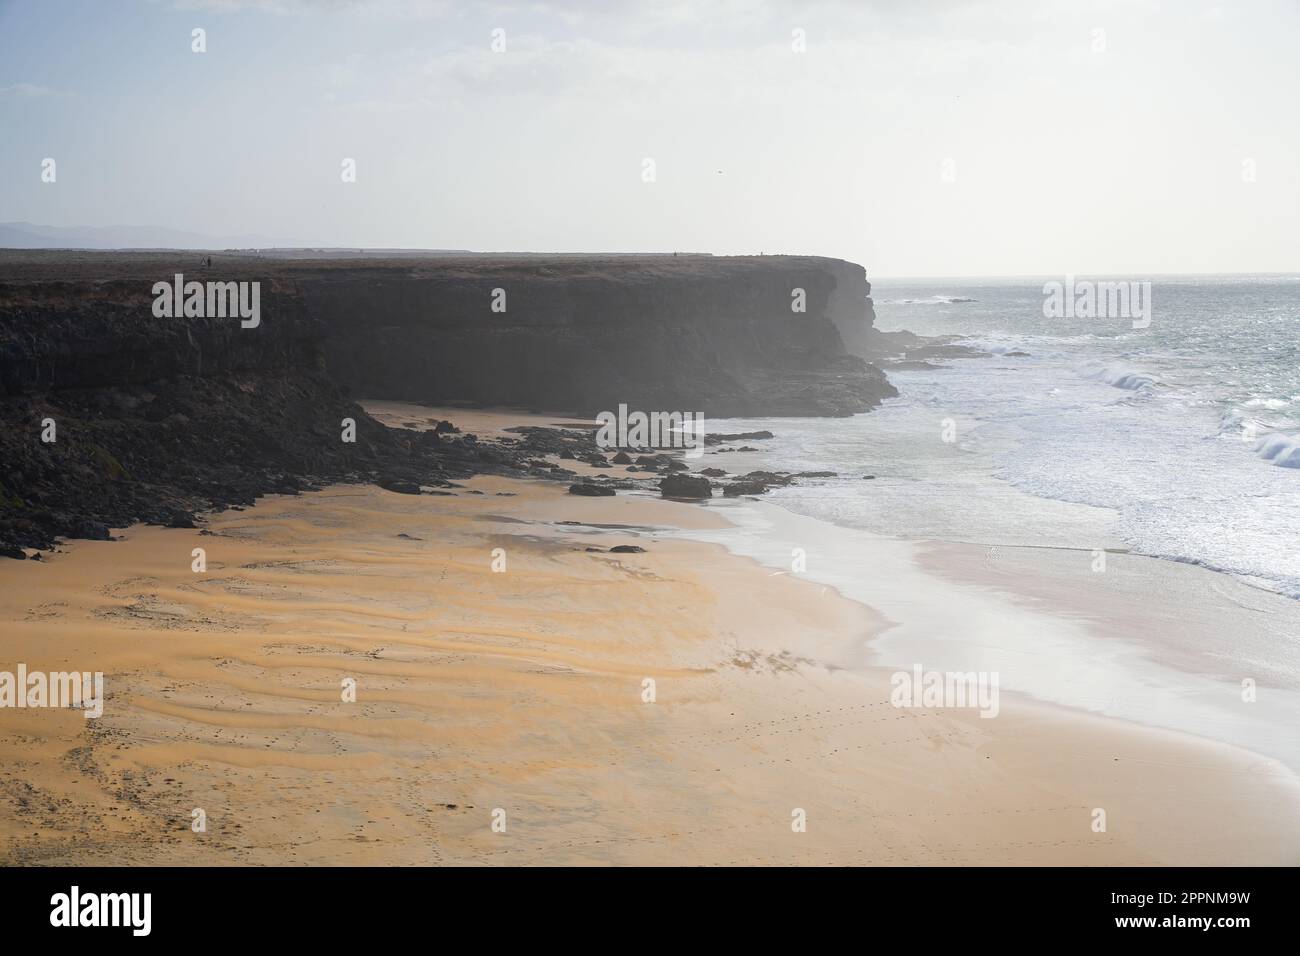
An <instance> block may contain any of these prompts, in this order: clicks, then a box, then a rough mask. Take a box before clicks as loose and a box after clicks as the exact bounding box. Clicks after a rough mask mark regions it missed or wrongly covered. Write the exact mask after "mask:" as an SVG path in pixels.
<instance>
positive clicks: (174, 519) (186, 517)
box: [167, 511, 194, 528]
mask: <svg viewBox="0 0 1300 956" xmlns="http://www.w3.org/2000/svg"><path fill="white" fill-rule="evenodd" d="M167 527H169V528H193V527H194V516H193V515H190V514H186V513H185V512H184V511H173V512H172V513H171V515H170V516H169V517H168V518H167Z"/></svg>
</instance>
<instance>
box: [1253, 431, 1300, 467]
mask: <svg viewBox="0 0 1300 956" xmlns="http://www.w3.org/2000/svg"><path fill="white" fill-rule="evenodd" d="M1255 451H1256V453H1257V454H1258V455H1259V457H1260V458H1263V459H1264V460H1265V461H1271V462H1272V463H1273V464H1275V465H1279V466H1281V467H1282V468H1300V438H1297V437H1295V436H1293V435H1269V436H1268V437H1266V438H1264V439H1262V440H1261V441H1260V442H1259V444H1258V445H1256V446H1255Z"/></svg>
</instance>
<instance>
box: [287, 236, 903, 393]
mask: <svg viewBox="0 0 1300 956" xmlns="http://www.w3.org/2000/svg"><path fill="white" fill-rule="evenodd" d="M866 287H867V284H866V280H865V277H864V276H863V274H862V269H861V267H860V266H852V265H851V264H849V263H841V262H837V261H835V260H826V259H814V258H794V257H764V258H735V259H711V258H707V257H688V256H683V257H662V256H660V257H618V258H610V259H605V260H593V259H585V258H584V259H576V258H574V259H570V258H563V257H557V258H548V259H542V260H530V259H526V258H525V259H514V260H498V261H491V260H488V261H478V260H474V261H472V262H468V263H466V262H452V263H445V264H440V265H439V266H437V267H427V266H425V265H423V264H421V265H417V266H415V267H414V268H412V267H406V268H389V267H385V268H383V269H373V270H369V271H367V272H366V273H364V274H362V275H357V274H353V272H352V271H350V270H349V271H347V272H338V271H330V270H321V271H315V272H313V273H312V274H311V275H310V277H309V278H308V277H306V276H304V278H303V279H302V289H303V294H304V296H305V299H306V307H307V311H308V312H309V314H311V315H312V316H315V317H317V318H319V319H320V320H321V322H322V323H324V325H325V327H326V334H325V350H326V363H327V366H328V367H329V369H330V371H331V374H333V375H335V376H337V377H338V378H339V379H340V380H341V381H343V382H345V383H346V384H348V385H349V387H351V388H352V389H353V391H354V392H355V393H356V394H359V395H365V396H375V397H387V398H400V399H406V400H410V401H422V402H448V401H467V402H475V403H484V404H490V405H524V406H528V407H532V408H538V409H546V410H552V411H566V412H572V413H580V414H586V415H591V414H594V413H596V412H598V411H601V410H613V409H616V408H617V407H618V406H619V404H620V403H625V404H627V405H628V406H629V407H630V408H634V409H643V410H646V411H650V410H664V411H700V412H703V413H704V414H705V415H707V416H710V417H732V416H746V415H849V414H853V413H855V412H860V411H865V410H867V409H869V408H872V407H874V406H875V405H876V404H878V403H879V401H880V400H881V398H883V397H886V396H888V395H891V394H894V393H893V390H892V388H891V387H890V386H889V383H888V382H887V381H886V380H885V377H884V375H883V374H882V373H880V372H879V371H878V370H877V369H875V368H874V367H871V366H869V365H867V364H866V363H865V362H863V361H862V360H861V359H860V358H858V357H855V356H854V355H851V354H849V352H848V351H847V350H846V349H845V342H844V337H843V336H844V333H845V332H846V331H847V332H848V333H849V334H852V335H860V334H861V332H860V327H861V326H864V325H865V324H866V322H867V321H868V317H867V313H866V308H865V292H864V291H863V290H864V288H866ZM495 290H500V292H495ZM796 290H802V293H797V292H796ZM796 295H798V296H801V298H802V306H803V308H804V310H805V311H801V312H797V311H794V309H793V308H792V305H794V304H795V303H796V298H795V297H796ZM494 302H495V303H496V309H495V310H494V308H493V304H494Z"/></svg>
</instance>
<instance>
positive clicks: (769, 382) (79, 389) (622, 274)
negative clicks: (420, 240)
mask: <svg viewBox="0 0 1300 956" xmlns="http://www.w3.org/2000/svg"><path fill="white" fill-rule="evenodd" d="M208 256H209V254H206V253H205V254H197V253H177V252H139V253H90V252H49V251H0V553H4V554H7V555H8V556H10V557H20V556H22V555H23V551H22V550H21V548H23V547H26V548H37V549H48V548H50V547H52V546H53V544H54V542H55V539H56V538H58V537H81V538H100V539H104V538H107V537H108V536H109V529H110V528H120V527H125V526H128V525H130V524H133V523H136V522H139V521H144V522H150V523H158V524H169V525H176V526H190V525H191V524H192V523H193V521H194V516H195V514H196V513H197V512H201V511H204V510H212V509H222V508H227V507H242V506H247V505H249V504H252V503H253V502H254V501H255V500H256V498H257V497H258V496H259V495H262V494H267V493H289V494H292V493H296V492H300V491H302V490H306V489H309V488H313V487H317V486H320V485H323V484H325V483H330V482H339V481H376V482H378V483H380V484H381V485H384V486H385V487H390V488H391V489H392V490H396V491H406V492H408V493H411V492H418V491H419V490H420V489H421V488H422V487H423V488H425V489H438V488H447V487H454V486H455V483H456V481H457V479H461V478H465V477H468V476H470V475H473V474H479V473H485V472H490V473H497V474H505V475H514V476H529V475H532V476H538V477H550V478H555V479H559V480H569V479H571V478H572V477H573V475H572V472H569V471H567V470H566V469H564V468H562V467H559V466H557V465H556V464H555V463H554V462H547V461H543V460H541V456H544V455H552V456H556V455H563V456H564V457H573V458H575V459H586V460H589V461H592V462H594V461H596V460H600V461H602V462H607V463H608V464H610V466H611V467H614V466H618V468H619V470H620V472H621V474H620V476H619V477H617V478H614V477H610V478H608V479H602V480H600V481H598V482H597V484H601V485H606V486H608V487H619V486H622V487H635V486H638V485H640V486H646V487H656V486H657V485H658V483H660V482H663V481H665V480H667V479H670V478H673V476H674V474H675V473H676V472H678V471H680V470H681V468H682V466H681V464H680V462H676V461H674V460H672V459H671V458H669V457H667V456H649V457H648V458H647V460H645V461H643V462H641V463H640V464H637V463H636V462H635V461H634V460H633V456H634V454H635V453H634V452H633V450H628V451H629V452H631V453H632V454H629V455H628V456H627V457H628V458H629V462H628V463H624V462H622V461H613V460H609V459H608V458H607V456H604V455H601V454H600V453H599V451H598V450H597V449H596V448H595V444H594V439H593V437H592V436H591V435H590V434H582V433H578V432H572V431H560V430H556V429H521V430H519V434H518V437H517V438H513V439H509V440H504V441H491V442H489V441H480V440H479V439H477V438H476V437H475V436H472V435H462V434H458V433H456V432H453V431H451V430H450V429H447V428H443V429H441V430H439V429H436V428H431V429H429V430H425V431H414V430H408V429H393V428H387V427H385V426H384V425H381V424H380V423H378V422H377V421H375V420H374V419H372V418H371V417H370V416H368V415H367V414H366V413H365V412H364V411H363V410H362V408H361V407H360V406H359V405H357V404H356V403H355V401H354V400H353V396H364V397H367V398H387V399H398V400H407V401H417V402H425V403H430V404H447V403H458V402H465V403H478V404H484V405H514V406H523V407H528V408H535V409H544V410H548V411H557V412H569V413H574V414H580V415H585V416H590V415H592V414H594V413H595V412H597V411H600V410H606V409H614V408H617V407H618V405H619V404H620V403H623V404H627V405H629V406H630V407H632V408H642V409H660V410H681V411H700V412H703V413H704V414H705V415H706V416H708V417H730V416H748V415H849V414H854V413H856V412H861V411H865V410H867V409H870V408H872V407H874V406H875V405H877V404H878V403H879V402H880V400H881V399H882V398H884V397H887V396H889V395H892V394H894V392H893V389H892V387H891V386H890V385H889V383H888V381H887V380H886V379H885V377H884V375H883V373H881V372H880V371H879V369H877V368H876V367H875V366H874V365H871V364H869V363H868V362H867V361H866V360H865V358H864V356H870V355H872V354H874V353H873V350H875V351H879V352H882V353H883V352H887V351H896V348H894V346H896V345H897V344H898V343H897V342H890V340H889V339H888V338H887V337H885V336H882V335H880V334H879V333H876V332H875V331H874V329H873V328H872V324H871V323H872V319H873V315H872V313H871V311H870V299H869V298H868V293H869V291H870V285H869V283H867V281H866V278H865V276H864V275H863V273H862V269H861V267H860V266H855V265H853V264H851V263H846V262H841V261H839V260H829V259H818V258H811V257H778V256H772V257H757V258H722V259H714V258H710V257H704V256H680V257H672V256H612V257H607V258H593V257H576V256H555V257H541V256H519V257H497V256H492V257H477V256H476V257H455V258H447V259H430V258H421V257H404V258H396V257H395V258H391V259H390V258H379V257H373V256H372V257H364V258H345V257H339V256H333V257H320V258H303V257H294V256H271V255H250V254H235V253H229V254H223V253H212V254H210V256H211V262H210V264H208V263H207V259H208ZM177 272H180V273H183V274H184V276H185V279H186V281H192V280H193V281H200V282H206V281H220V282H225V281H241V280H242V281H257V282H259V283H260V286H261V300H260V301H261V306H260V308H261V321H260V324H258V326H257V327H256V328H242V327H241V324H240V321H239V319H238V318H229V317H227V318H213V317H208V318H201V317H187V318H159V317H156V316H155V315H154V313H153V309H152V304H153V295H152V292H151V289H152V286H153V283H155V282H159V281H170V280H171V278H172V276H173V275H174V274H175V273H177ZM496 289H501V290H504V299H505V311H504V312H500V311H496V312H494V311H493V309H492V303H493V301H494V295H496V299H497V301H499V300H500V296H499V295H497V294H495V293H494V290H496ZM794 289H802V290H803V295H804V297H805V301H806V311H805V312H795V311H792V309H791V302H792V290H794ZM846 343H847V346H848V347H846ZM855 353H856V354H855ZM345 420H351V421H352V422H354V423H355V441H345V440H344V433H345V427H346V425H345ZM51 422H52V423H53V429H54V432H53V437H54V440H53V441H43V440H42V436H43V434H44V435H46V436H48V435H49V423H51ZM740 437H741V438H742V439H743V436H740ZM615 457H617V456H615ZM628 468H630V469H631V472H630V473H629V472H628V471H627V469H628ZM681 477H685V476H681ZM779 477H780V476H774V478H779ZM786 477H788V476H786ZM700 480H701V481H703V480H706V479H700ZM580 483H581V482H580ZM715 483H716V484H719V485H720V486H721V487H722V488H723V490H724V492H725V493H756V492H759V491H762V490H763V489H764V488H765V487H766V486H767V485H769V484H774V483H780V480H769V481H765V480H764V478H763V476H758V477H756V478H742V479H740V480H732V479H728V481H725V482H720V483H719V482H715ZM676 484H678V485H680V484H682V483H681V482H676ZM733 485H734V486H741V485H743V491H735V492H732V491H730V490H729V489H730V488H731V487H732V486H733ZM683 487H684V486H683ZM661 490H662V491H663V493H664V494H669V493H670V491H671V489H670V488H663V489H661ZM698 490H699V489H698V488H697V489H696V492H697V493H698ZM685 496H687V497H689V496H691V495H689V494H688V495H685Z"/></svg>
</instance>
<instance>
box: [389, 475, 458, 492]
mask: <svg viewBox="0 0 1300 956" xmlns="http://www.w3.org/2000/svg"><path fill="white" fill-rule="evenodd" d="M375 484H377V485H379V487H380V488H383V489H384V490H385V491H394V492H396V493H397V494H399V495H418V494H419V493H420V486H419V485H418V484H416V483H415V482H414V481H407V480H406V479H405V478H380V479H379V480H378V481H377V482H375ZM443 494H447V492H443Z"/></svg>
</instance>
